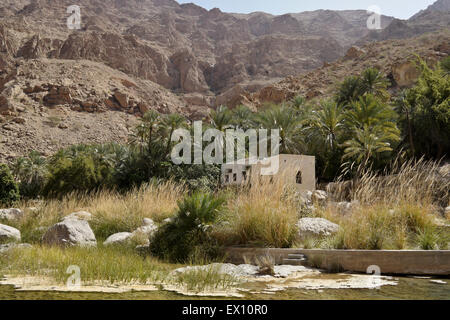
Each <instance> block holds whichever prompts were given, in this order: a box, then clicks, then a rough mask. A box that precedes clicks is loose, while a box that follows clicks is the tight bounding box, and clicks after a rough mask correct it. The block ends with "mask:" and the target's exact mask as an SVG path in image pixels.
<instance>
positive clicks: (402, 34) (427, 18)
mask: <svg viewBox="0 0 450 320" xmlns="http://www.w3.org/2000/svg"><path fill="white" fill-rule="evenodd" d="M449 27H450V0H438V1H436V2H435V3H434V4H432V5H431V6H429V7H428V8H427V9H425V10H422V11H420V12H418V13H417V14H415V15H414V16H412V17H411V18H410V19H408V20H399V19H395V20H393V21H392V22H391V23H390V24H389V26H387V27H386V28H384V29H383V30H379V31H378V30H374V31H371V32H369V34H367V35H366V36H365V37H362V38H361V39H360V40H358V42H357V44H360V45H361V44H364V43H367V42H370V41H382V40H389V39H405V38H411V37H416V36H418V35H421V34H424V33H427V32H434V31H438V30H441V29H443V28H449Z"/></svg>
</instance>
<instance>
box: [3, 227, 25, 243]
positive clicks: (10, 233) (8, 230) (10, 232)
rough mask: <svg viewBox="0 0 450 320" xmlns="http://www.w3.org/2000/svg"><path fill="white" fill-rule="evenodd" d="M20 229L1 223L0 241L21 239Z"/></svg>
mask: <svg viewBox="0 0 450 320" xmlns="http://www.w3.org/2000/svg"><path fill="white" fill-rule="evenodd" d="M20 238H21V237H20V231H19V230H17V229H16V228H13V227H10V226H7V225H4V224H0V242H13V241H20Z"/></svg>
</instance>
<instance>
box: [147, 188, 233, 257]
mask: <svg viewBox="0 0 450 320" xmlns="http://www.w3.org/2000/svg"><path fill="white" fill-rule="evenodd" d="M224 202H225V201H224V199H223V198H221V197H218V198H215V197H214V196H213V195H211V194H204V193H195V194H193V195H191V196H188V197H186V198H185V199H184V200H183V201H182V202H180V203H179V204H178V207H179V208H178V213H177V216H176V217H175V218H174V220H173V221H172V222H169V223H167V224H165V225H163V226H162V227H161V228H160V229H159V230H158V231H157V232H156V234H155V236H154V237H153V239H151V244H150V252H151V253H152V254H153V255H155V256H157V257H160V258H164V259H168V260H170V261H172V262H186V261H188V260H189V259H190V258H191V257H192V254H194V253H195V252H198V247H199V246H200V247H202V251H203V252H205V254H206V256H209V257H214V256H216V255H217V254H218V252H219V250H218V246H217V244H216V242H215V241H214V240H213V239H212V237H211V236H210V231H211V228H212V224H213V223H214V222H215V221H216V219H217V216H218V214H219V212H220V210H221V208H222V206H223V204H224Z"/></svg>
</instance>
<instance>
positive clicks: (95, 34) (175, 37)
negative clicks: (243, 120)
mask: <svg viewBox="0 0 450 320" xmlns="http://www.w3.org/2000/svg"><path fill="white" fill-rule="evenodd" d="M440 1H442V0H440ZM445 1H448V0H445ZM76 4H77V5H79V6H80V9H81V29H80V30H70V29H69V28H68V27H67V23H66V22H67V18H68V17H69V16H70V15H71V13H70V12H69V13H68V12H67V8H68V7H69V6H70V5H73V1H71V0H58V1H54V0H2V2H1V3H0V161H2V160H4V159H11V158H12V157H14V156H16V155H21V154H25V153H27V152H29V151H31V150H37V151H41V152H43V153H44V154H50V153H52V152H53V151H54V150H56V149H57V148H60V147H63V146H67V145H70V144H73V143H80V142H87V141H88V142H107V141H123V140H124V139H126V138H127V135H128V134H129V133H130V132H129V129H130V127H132V126H133V125H134V123H136V121H137V118H138V117H139V116H140V115H142V114H143V113H144V112H145V111H146V110H149V109H155V110H158V111H159V112H162V113H169V112H178V113H181V114H184V115H186V116H188V117H190V118H191V119H200V118H203V117H205V116H207V114H208V112H209V108H211V107H215V106H217V105H220V104H228V105H229V106H231V107H232V106H234V105H236V104H237V103H240V102H242V101H244V102H246V103H248V104H249V105H255V106H257V105H258V104H260V102H261V101H266V100H271V99H272V100H279V99H280V97H288V96H290V95H292V94H294V92H300V93H304V94H306V95H307V96H308V97H311V96H315V95H317V94H319V95H320V93H321V91H324V92H325V91H327V90H328V89H329V88H328V86H329V85H330V84H332V83H333V82H334V80H336V79H340V78H341V77H342V76H343V75H344V74H345V73H347V70H351V68H350V69H346V68H349V66H348V64H350V62H348V61H351V60H348V61H347V60H346V61H347V62H346V63H345V67H342V70H341V71H339V72H337V73H336V74H335V75H334V76H331V77H329V78H327V77H322V76H317V77H316V78H314V79H313V81H306V82H305V83H303V84H301V85H300V84H297V82H298V81H294V83H295V84H292V85H291V84H289V83H290V81H291V80H289V79H300V78H294V76H296V75H298V74H306V73H307V72H309V71H311V70H314V69H316V68H320V66H322V65H323V64H324V63H325V64H328V63H332V62H333V61H335V60H336V59H338V58H340V57H342V56H343V55H344V54H345V52H346V51H347V49H348V48H349V47H350V46H351V44H352V43H354V42H355V41H357V40H359V39H361V38H362V37H365V36H366V35H368V33H369V31H368V29H367V26H366V21H367V18H368V16H369V14H368V13H367V12H366V11H330V10H318V11H314V12H304V13H293V14H286V15H282V16H274V15H270V14H266V13H261V12H256V13H252V14H248V15H247V14H229V13H224V12H221V11H220V10H219V9H212V10H209V11H208V10H205V9H203V8H201V7H199V6H196V5H194V4H182V5H180V4H178V3H177V2H176V1H173V0H79V1H77V2H76ZM417 19H419V18H417ZM391 21H392V18H390V17H384V16H383V17H382V26H383V27H386V26H389V24H390V23H391ZM439 21H441V20H439ZM429 23H431V24H433V23H432V22H429ZM433 41H434V40H433ZM433 41H431V42H433ZM401 45H404V46H405V48H407V47H408V46H409V42H405V43H404V44H401ZM430 46H432V45H431V44H430ZM402 50H403V49H402V48H401V47H399V48H398V51H399V52H400V51H402ZM403 51H405V50H403ZM380 52H381V51H379V50H378V51H377V52H376V53H370V55H367V57H370V59H371V60H367V61H368V62H367V63H369V62H370V61H372V62H374V61H375V62H376V61H378V60H377V59H379V58H380V54H381V53H380ZM354 53H355V52H354ZM356 53H357V52H356ZM364 57H366V56H364ZM358 59H359V58H358ZM364 59H366V58H364ZM364 59H362V60H361V61H365V60H364ZM361 61H358V60H355V61H354V62H353V63H355V64H359V63H360V62H361ZM381 61H382V60H381ZM340 63H341V62H338V64H337V66H339V65H340ZM318 70H319V71H314V72H313V73H312V74H321V73H320V72H322V71H320V70H328V69H318ZM330 72H331V71H330ZM287 76H290V78H288V80H285V81H282V82H281V83H279V84H276V85H270V84H271V83H274V82H276V81H280V80H281V79H283V78H285V77H287ZM333 77H334V78H333ZM302 81H303V80H302ZM303 82H304V81H303ZM292 86H293V87H292ZM296 86H297V87H298V88H297V87H296ZM316 87H317V88H319V89H320V88H322V89H320V90H316ZM262 88H264V89H263V90H261V89H262ZM273 88H275V91H273ZM278 88H280V90H279V91H280V92H282V93H281V96H280V93H279V92H278V91H277V90H278ZM260 90H261V91H260ZM286 90H287V91H286ZM285 91H286V92H285ZM253 92H257V93H255V94H252V93H253ZM283 92H285V93H283Z"/></svg>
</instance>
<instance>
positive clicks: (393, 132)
mask: <svg viewBox="0 0 450 320" xmlns="http://www.w3.org/2000/svg"><path fill="white" fill-rule="evenodd" d="M345 119H346V122H347V126H348V127H349V128H354V129H360V130H363V129H364V127H374V126H377V127H379V128H382V129H383V131H384V134H386V135H387V134H388V135H390V137H391V139H393V140H398V138H399V135H400V131H399V129H398V128H397V125H396V122H395V120H396V119H397V114H396V113H395V111H394V109H393V108H392V107H391V106H389V105H387V104H385V103H383V102H380V100H378V99H377V98H375V97H374V96H373V95H371V94H366V95H364V96H362V97H360V98H359V99H358V101H355V102H352V103H351V108H349V109H348V110H347V111H346V114H345Z"/></svg>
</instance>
